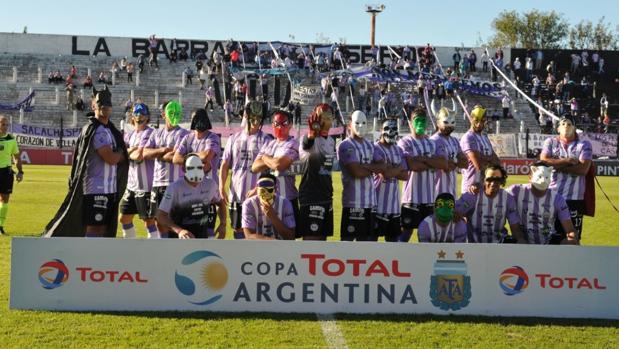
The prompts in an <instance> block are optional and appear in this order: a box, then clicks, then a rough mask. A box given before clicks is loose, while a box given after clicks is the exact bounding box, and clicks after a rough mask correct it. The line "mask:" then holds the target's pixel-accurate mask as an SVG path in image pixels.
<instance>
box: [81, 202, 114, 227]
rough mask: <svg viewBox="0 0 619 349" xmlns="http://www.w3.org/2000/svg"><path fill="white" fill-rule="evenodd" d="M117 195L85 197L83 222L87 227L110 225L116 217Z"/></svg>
mask: <svg viewBox="0 0 619 349" xmlns="http://www.w3.org/2000/svg"><path fill="white" fill-rule="evenodd" d="M115 200H116V194H87V195H84V208H83V211H82V220H83V223H84V224H85V225H108V224H110V223H111V220H112V219H113V217H114V212H113V207H114V206H115V205H114V201H115Z"/></svg>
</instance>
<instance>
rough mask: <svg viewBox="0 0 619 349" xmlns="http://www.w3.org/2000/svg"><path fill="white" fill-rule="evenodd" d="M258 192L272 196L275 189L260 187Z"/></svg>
mask: <svg viewBox="0 0 619 349" xmlns="http://www.w3.org/2000/svg"><path fill="white" fill-rule="evenodd" d="M260 190H262V191H266V192H267V193H269V194H272V193H273V192H274V191H275V188H265V187H260Z"/></svg>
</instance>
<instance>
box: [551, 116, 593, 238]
mask: <svg viewBox="0 0 619 349" xmlns="http://www.w3.org/2000/svg"><path fill="white" fill-rule="evenodd" d="M557 130H558V131H559V137H556V138H555V137H553V138H548V139H546V141H545V142H544V146H543V147H542V153H541V155H540V159H541V160H543V161H545V162H546V163H548V164H549V165H551V166H552V167H553V171H552V181H551V182H550V189H553V190H556V191H557V192H558V193H559V194H561V196H563V197H564V198H565V200H566V203H567V207H568V208H569V210H570V215H571V218H572V224H573V225H574V229H575V231H576V238H577V240H580V239H581V235H582V223H583V217H582V216H583V213H584V211H585V200H584V199H585V176H586V175H587V172H588V171H589V168H590V167H591V162H592V160H591V159H592V153H593V150H592V147H591V143H590V142H589V141H587V140H580V139H578V135H577V134H576V128H575V127H574V125H573V124H572V121H571V120H569V119H566V118H563V119H561V121H559V126H558V127H557ZM555 228H556V230H557V232H558V233H559V234H558V235H557V237H558V238H559V241H560V240H563V239H564V238H565V231H564V230H563V229H562V224H561V222H560V221H556V222H555ZM559 241H554V240H553V241H552V242H551V243H553V244H556V243H558V242H559Z"/></svg>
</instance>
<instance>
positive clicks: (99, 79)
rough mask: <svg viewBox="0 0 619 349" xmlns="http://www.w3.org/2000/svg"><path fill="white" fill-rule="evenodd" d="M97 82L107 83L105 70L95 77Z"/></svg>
mask: <svg viewBox="0 0 619 349" xmlns="http://www.w3.org/2000/svg"><path fill="white" fill-rule="evenodd" d="M97 82H99V83H103V84H107V75H106V74H105V72H100V73H99V78H98V79H97Z"/></svg>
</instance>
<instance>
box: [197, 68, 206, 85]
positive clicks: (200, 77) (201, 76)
mask: <svg viewBox="0 0 619 349" xmlns="http://www.w3.org/2000/svg"><path fill="white" fill-rule="evenodd" d="M207 78H208V71H207V69H206V67H204V66H203V67H202V69H200V70H199V71H198V81H200V90H204V83H205V82H206V79H207Z"/></svg>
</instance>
